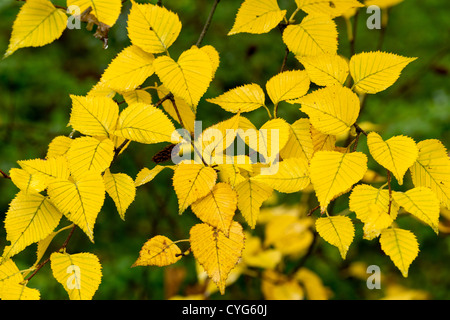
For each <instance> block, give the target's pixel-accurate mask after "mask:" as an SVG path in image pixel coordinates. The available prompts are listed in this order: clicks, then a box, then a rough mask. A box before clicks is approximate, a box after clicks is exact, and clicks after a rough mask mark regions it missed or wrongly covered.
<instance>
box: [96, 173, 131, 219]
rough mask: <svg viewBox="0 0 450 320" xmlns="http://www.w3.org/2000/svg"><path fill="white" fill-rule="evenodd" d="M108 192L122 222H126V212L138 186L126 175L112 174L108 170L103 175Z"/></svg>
mask: <svg viewBox="0 0 450 320" xmlns="http://www.w3.org/2000/svg"><path fill="white" fill-rule="evenodd" d="M103 179H104V181H105V188H106V192H107V193H108V194H109V196H110V197H111V198H112V199H113V201H114V203H115V204H116V208H117V211H118V212H119V215H120V217H121V218H122V220H125V212H126V211H127V209H128V207H129V206H130V204H131V203H132V202H133V201H134V197H135V196H136V186H135V185H134V181H133V179H132V178H131V177H130V176H128V175H127V174H125V173H111V172H110V171H109V169H108V170H106V171H105V173H104V175H103Z"/></svg>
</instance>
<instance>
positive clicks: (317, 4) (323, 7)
mask: <svg viewBox="0 0 450 320" xmlns="http://www.w3.org/2000/svg"><path fill="white" fill-rule="evenodd" d="M295 2H296V3H297V6H298V8H300V9H302V10H303V11H305V12H306V13H308V14H311V15H329V16H331V17H333V18H334V17H338V16H340V15H342V14H343V13H345V12H347V11H348V10H350V9H352V8H359V7H363V6H364V5H363V4H361V3H360V2H358V1H357V0H333V1H329V0H295Z"/></svg>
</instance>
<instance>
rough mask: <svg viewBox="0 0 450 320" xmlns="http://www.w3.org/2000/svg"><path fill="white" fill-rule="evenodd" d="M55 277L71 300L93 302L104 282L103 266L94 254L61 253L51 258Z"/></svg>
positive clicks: (53, 254)
mask: <svg viewBox="0 0 450 320" xmlns="http://www.w3.org/2000/svg"><path fill="white" fill-rule="evenodd" d="M50 266H51V268H52V272H53V276H54V277H55V279H56V280H57V281H58V282H59V283H61V284H62V286H63V287H64V289H65V290H66V291H67V293H68V294H69V298H70V300H91V299H92V297H93V296H94V294H95V292H96V291H97V289H98V286H99V285H100V283H101V281H102V266H101V264H100V261H99V260H98V258H97V256H96V255H94V254H92V253H86V252H84V253H77V254H68V253H59V252H54V253H52V255H51V256H50Z"/></svg>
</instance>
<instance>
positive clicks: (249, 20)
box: [228, 0, 286, 36]
mask: <svg viewBox="0 0 450 320" xmlns="http://www.w3.org/2000/svg"><path fill="white" fill-rule="evenodd" d="M285 15H286V10H281V9H280V7H279V6H278V3H277V1H276V0H245V1H244V2H243V3H242V5H241V7H240V8H239V10H238V13H237V15H236V19H235V21H234V24H233V27H232V29H231V30H230V32H228V35H229V36H230V35H233V34H237V33H242V32H247V33H256V34H261V33H267V32H269V31H270V30H272V29H273V28H275V27H276V26H277V25H278V23H279V22H280V21H281V20H282V19H283V17H284V16H285Z"/></svg>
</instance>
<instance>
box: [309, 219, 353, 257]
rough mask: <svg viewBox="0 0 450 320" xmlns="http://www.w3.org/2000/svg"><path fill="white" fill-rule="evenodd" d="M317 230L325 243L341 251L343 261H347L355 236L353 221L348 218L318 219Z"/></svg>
mask: <svg viewBox="0 0 450 320" xmlns="http://www.w3.org/2000/svg"><path fill="white" fill-rule="evenodd" d="M316 229H317V232H318V233H319V235H320V236H321V237H322V238H323V239H324V240H325V241H327V242H328V243H330V244H331V245H333V246H335V247H337V248H338V249H339V252H340V254H341V257H342V259H345V257H346V256H347V251H348V249H349V247H350V245H351V243H352V242H353V237H354V236H355V227H354V226H353V223H352V220H351V219H350V218H349V217H346V216H332V217H323V218H318V219H317V220H316Z"/></svg>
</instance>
